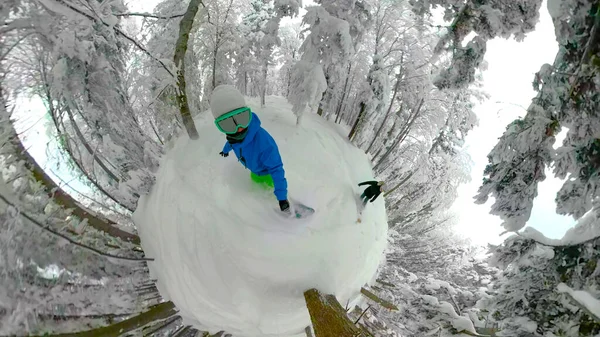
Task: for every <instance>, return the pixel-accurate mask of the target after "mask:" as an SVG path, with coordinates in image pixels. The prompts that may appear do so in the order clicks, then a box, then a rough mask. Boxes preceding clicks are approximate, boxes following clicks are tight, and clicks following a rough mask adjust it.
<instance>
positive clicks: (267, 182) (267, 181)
mask: <svg viewBox="0 0 600 337" xmlns="http://www.w3.org/2000/svg"><path fill="white" fill-rule="evenodd" d="M250 178H251V179H252V181H254V182H255V183H257V184H264V186H265V188H267V187H270V188H275V183H274V182H273V177H271V175H270V174H265V175H264V176H259V175H258V174H255V173H254V172H250Z"/></svg>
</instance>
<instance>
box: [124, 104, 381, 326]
mask: <svg viewBox="0 0 600 337" xmlns="http://www.w3.org/2000/svg"><path fill="white" fill-rule="evenodd" d="M250 106H251V107H252V108H253V111H255V112H256V113H257V115H258V116H259V118H260V119H261V122H262V126H263V127H264V128H265V129H267V131H269V132H270V133H271V135H272V136H273V137H274V138H275V140H276V141H277V143H278V146H279V149H280V152H281V156H282V158H283V161H284V168H285V170H286V177H287V180H288V184H289V194H290V196H291V197H293V198H295V199H297V200H299V201H301V202H304V203H306V204H307V205H309V206H312V207H314V208H315V209H316V213H315V214H314V215H313V216H312V217H311V218H309V219H303V220H295V219H284V218H282V217H280V215H279V214H277V212H276V209H277V210H278V204H277V201H276V199H275V196H274V195H273V193H272V192H271V191H264V190H261V189H260V188H258V187H257V186H256V185H254V184H253V183H252V182H251V180H250V172H249V171H247V170H245V169H244V168H243V167H242V165H241V164H240V163H238V162H237V159H236V158H235V155H234V154H233V152H231V155H230V156H229V157H228V158H222V157H221V156H219V152H220V151H221V149H222V146H223V144H224V141H225V137H224V136H223V135H222V134H221V133H219V131H217V129H216V128H215V126H214V123H213V118H212V116H210V113H208V112H205V113H203V114H202V115H201V116H200V117H199V118H197V119H196V126H197V128H198V133H199V134H200V139H198V140H195V141H191V140H189V139H188V138H187V137H181V138H179V139H177V140H176V141H175V142H174V143H173V148H172V149H171V150H170V151H169V152H168V153H167V154H166V155H165V156H164V158H163V159H162V163H161V167H160V169H159V171H158V173H157V181H156V184H155V186H154V188H153V190H152V192H151V194H150V195H148V196H143V197H142V198H140V201H139V205H138V208H137V210H136V212H135V214H134V220H135V223H136V225H137V226H138V230H139V233H140V237H141V239H142V246H143V248H144V251H145V252H146V255H147V256H148V257H152V258H154V259H155V261H154V262H152V263H150V265H149V266H150V271H151V273H152V276H153V277H154V278H156V279H157V280H158V282H157V284H158V289H159V290H160V292H161V294H162V295H163V296H164V298H165V299H166V300H172V301H173V302H174V303H175V304H176V306H177V308H178V309H179V310H180V314H181V316H182V317H183V318H184V322H185V323H186V324H192V325H193V326H195V327H197V328H199V329H201V330H208V331H209V332H211V333H215V332H217V331H220V330H224V331H226V332H227V333H232V334H233V335H234V336H236V337H244V336H247V337H254V336H278V337H279V336H303V334H304V332H303V331H304V328H305V327H306V326H307V325H310V317H309V315H308V310H307V309H306V307H305V303H304V297H303V292H304V291H305V290H307V289H310V288H317V289H319V290H321V291H322V292H325V293H333V294H335V295H336V296H337V298H338V300H339V301H340V303H341V304H342V305H346V304H347V302H348V301H349V305H351V306H352V305H354V304H357V303H358V302H359V301H361V300H362V299H361V297H360V288H361V286H363V285H365V284H366V283H369V284H370V283H372V282H374V280H375V277H376V272H377V267H378V265H379V264H380V262H381V261H382V257H383V251H384V249H385V246H386V242H387V218H386V214H385V207H384V201H383V198H382V197H380V198H379V199H378V200H377V201H375V202H374V203H372V204H369V206H368V207H367V208H366V209H365V211H364V213H363V216H362V223H357V222H356V220H357V208H356V197H355V196H356V195H357V194H360V193H361V192H362V190H361V188H359V187H358V186H357V184H358V183H359V182H362V181H365V180H371V179H373V175H372V174H373V173H372V170H371V166H370V163H369V161H368V159H367V157H366V155H365V154H364V153H363V152H362V151H361V150H359V149H357V148H356V147H354V146H353V145H352V144H351V143H349V142H348V141H347V140H346V139H345V138H344V137H342V136H341V134H340V132H339V128H336V127H335V126H334V125H332V123H330V122H327V121H325V120H324V119H323V118H321V117H319V116H316V115H312V114H310V115H307V116H305V117H303V121H302V125H301V126H296V125H295V120H296V118H295V116H294V115H293V114H292V112H291V111H290V107H289V105H288V104H287V103H286V102H285V100H284V99H283V98H278V97H270V98H269V99H268V100H267V107H266V108H264V109H260V108H258V107H257V105H256V104H252V103H251V104H250Z"/></svg>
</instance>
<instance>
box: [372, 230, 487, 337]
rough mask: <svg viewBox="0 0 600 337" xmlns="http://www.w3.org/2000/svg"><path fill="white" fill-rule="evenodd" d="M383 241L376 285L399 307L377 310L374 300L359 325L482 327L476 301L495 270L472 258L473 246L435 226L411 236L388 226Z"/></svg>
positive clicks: (389, 332)
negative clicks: (384, 250) (384, 251)
mask: <svg viewBox="0 0 600 337" xmlns="http://www.w3.org/2000/svg"><path fill="white" fill-rule="evenodd" d="M388 241H389V249H388V252H387V263H386V264H385V265H384V266H383V267H382V269H381V274H380V276H379V279H378V283H377V290H378V294H379V295H380V296H382V297H383V298H384V299H386V300H388V301H391V302H392V303H394V304H396V305H397V306H398V307H399V310H398V311H388V310H380V309H377V305H375V306H372V307H371V308H370V309H369V310H368V311H367V313H366V314H365V315H364V316H365V317H366V318H364V319H363V321H364V324H365V325H366V326H368V327H371V331H372V332H376V334H375V335H376V336H429V335H432V336H452V335H453V334H456V333H457V332H461V331H465V330H466V331H467V332H470V333H479V332H480V331H484V330H481V329H484V328H485V327H486V325H487V322H486V316H487V313H486V312H485V311H484V310H482V309H481V308H479V307H478V306H477V303H478V301H480V299H481V298H487V297H489V294H488V293H489V286H490V284H491V282H492V281H493V280H495V278H496V274H497V272H498V271H497V270H496V269H495V268H492V267H490V266H488V265H487V263H485V262H484V261H482V260H481V259H480V258H477V257H475V255H476V254H477V253H478V250H477V249H473V248H470V247H468V246H466V245H464V244H465V243H464V242H461V241H460V240H458V239H457V238H454V237H449V236H448V235H447V234H446V233H443V232H442V231H439V230H436V231H433V232H428V233H414V235H413V234H400V233H399V232H397V231H395V230H392V231H391V232H390V237H389V239H388ZM365 306H366V305H363V307H365ZM363 309H364V308H363ZM371 313H375V316H374V317H373V315H371ZM476 329H478V330H476Z"/></svg>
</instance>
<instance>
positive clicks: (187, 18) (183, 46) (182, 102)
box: [173, 0, 214, 139]
mask: <svg viewBox="0 0 600 337" xmlns="http://www.w3.org/2000/svg"><path fill="white" fill-rule="evenodd" d="M201 2H202V0H191V1H190V4H189V5H188V9H187V11H186V12H185V15H184V16H183V18H182V19H181V22H179V38H178V39H177V44H176V47H175V56H174V58H173V60H174V61H175V66H176V67H177V87H178V90H177V105H179V111H180V113H181V119H182V120H183V125H184V126H185V129H186V130H187V133H188V136H189V137H190V139H198V130H196V125H195V124H194V119H193V118H192V114H191V113H190V106H189V104H188V99H187V94H186V92H185V53H186V51H187V48H188V40H189V38H190V31H191V30H192V26H193V24H194V18H195V17H196V13H198V8H199V7H200V3H201ZM213 73H214V72H213ZM213 82H214V78H213Z"/></svg>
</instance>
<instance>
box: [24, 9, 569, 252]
mask: <svg viewBox="0 0 600 337" xmlns="http://www.w3.org/2000/svg"><path fill="white" fill-rule="evenodd" d="M157 2H158V1H156V0H148V1H140V0H130V1H128V5H129V6H130V9H131V10H132V11H148V12H151V11H152V10H153V8H154V5H155V4H156V3H157ZM307 4H309V3H308V1H306V0H305V3H304V5H305V6H306V5H307ZM310 4H312V1H310ZM557 49H558V47H557V43H556V42H555V40H554V27H553V25H552V22H551V19H550V16H549V15H548V13H547V9H546V2H544V5H543V8H542V10H541V20H540V22H539V23H538V25H537V27H536V31H535V32H532V33H530V34H528V36H527V38H526V39H525V41H523V42H520V43H519V42H516V41H514V40H504V39H496V40H494V41H490V42H488V46H487V53H486V57H485V60H486V61H487V63H488V69H487V70H486V71H485V72H484V89H485V91H487V92H488V93H489V94H490V95H491V98H490V99H489V100H488V101H487V102H485V103H484V104H482V105H480V106H478V107H477V109H476V112H477V115H478V117H479V126H478V127H477V128H475V130H473V131H472V132H471V133H470V134H469V136H468V137H467V140H466V147H467V151H468V152H469V154H470V155H471V158H472V160H473V162H474V166H473V167H472V181H471V183H469V184H465V185H463V186H461V187H460V188H459V198H458V200H457V201H456V203H455V204H454V206H453V210H454V211H455V212H457V213H458V214H459V216H460V221H459V224H458V225H457V227H456V230H457V231H458V232H459V233H461V234H464V235H465V236H467V237H469V238H470V239H471V240H472V241H473V242H474V243H478V244H486V243H488V242H489V243H500V242H502V240H503V238H501V237H499V234H500V233H501V232H503V229H502V228H501V227H500V223H501V221H500V219H499V218H498V217H496V216H492V215H490V214H489V213H488V212H489V209H490V205H491V201H490V202H488V203H487V204H485V205H476V204H474V203H473V199H472V198H473V197H474V196H475V194H476V192H477V188H478V187H479V184H480V182H481V180H482V178H483V176H482V173H483V169H484V167H485V165H486V164H487V157H486V156H487V154H488V153H489V151H490V150H491V149H492V147H493V146H494V145H495V144H496V142H497V139H498V137H500V136H501V135H502V132H503V131H504V129H505V126H506V125H507V124H508V123H510V122H511V121H512V120H514V119H515V118H516V117H518V116H522V115H524V113H525V110H524V108H526V107H527V106H529V104H530V102H531V98H533V97H534V96H535V93H534V91H533V89H532V85H531V82H532V80H533V75H534V73H536V72H537V71H538V70H539V68H540V66H541V65H542V64H543V63H552V61H553V60H554V57H555V55H556V52H557ZM498 102H500V103H498ZM20 103H21V104H19V105H20V107H19V108H18V109H17V110H20V111H19V113H18V117H19V119H21V122H22V124H21V127H18V129H19V130H22V129H24V128H30V129H29V131H28V132H27V133H26V134H27V137H26V139H25V144H26V146H28V147H29V148H30V150H31V151H32V155H33V156H34V157H35V158H36V159H37V160H38V161H39V162H40V164H41V165H42V166H45V165H46V162H47V155H48V153H47V150H46V145H47V144H45V143H41V139H47V137H45V133H46V128H45V127H44V123H45V120H44V119H41V120H40V118H42V116H43V115H44V114H45V108H44V107H43V105H42V103H41V101H40V100H39V99H33V100H31V101H29V102H20ZM519 106H521V107H523V108H520V107H519ZM40 136H41V137H40ZM54 146H55V145H54ZM52 161H53V162H56V160H52ZM59 172H60V173H61V176H63V177H68V176H69V174H68V173H66V174H63V172H65V171H63V170H59ZM547 176H548V177H547V179H546V181H545V182H543V183H542V184H541V185H540V187H539V193H538V197H537V199H536V200H535V202H534V208H533V212H532V216H531V219H530V221H529V223H528V225H529V226H532V227H535V228H536V229H537V230H539V231H541V232H542V233H544V234H545V235H546V236H548V237H549V238H561V237H562V235H563V234H564V232H565V231H566V230H567V229H568V228H570V227H572V226H573V225H574V221H573V220H572V218H570V217H564V216H559V215H557V214H556V213H555V203H554V198H555V196H556V192H557V191H558V189H559V188H560V186H561V185H562V183H561V181H559V180H558V179H555V178H553V177H552V174H551V172H547ZM70 183H71V184H73V187H75V188H77V189H78V190H81V191H82V192H87V191H89V190H88V189H87V188H85V186H83V185H82V184H80V183H79V182H77V181H71V182H70Z"/></svg>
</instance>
